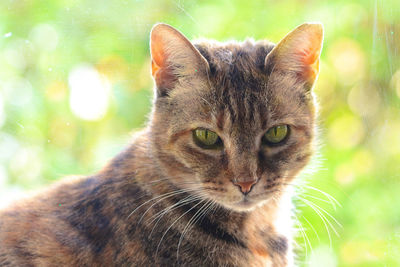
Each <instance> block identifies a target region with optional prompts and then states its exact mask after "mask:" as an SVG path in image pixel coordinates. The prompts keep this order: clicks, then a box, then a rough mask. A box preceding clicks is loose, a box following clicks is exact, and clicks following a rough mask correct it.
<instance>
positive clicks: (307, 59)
mask: <svg viewBox="0 0 400 267" xmlns="http://www.w3.org/2000/svg"><path fill="white" fill-rule="evenodd" d="M320 49H321V48H320V40H318V38H315V39H312V40H310V44H309V46H308V47H307V49H306V50H305V53H304V54H303V55H302V57H301V60H302V63H303V64H304V66H306V71H305V72H304V76H305V78H308V79H315V78H316V77H317V74H318V71H319V55H320V52H321V50H320Z"/></svg>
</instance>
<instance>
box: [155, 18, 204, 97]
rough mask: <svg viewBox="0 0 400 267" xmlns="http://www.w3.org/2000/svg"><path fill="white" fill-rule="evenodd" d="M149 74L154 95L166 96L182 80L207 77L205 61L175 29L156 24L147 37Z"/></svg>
mask: <svg viewBox="0 0 400 267" xmlns="http://www.w3.org/2000/svg"><path fill="white" fill-rule="evenodd" d="M150 50H151V73H152V75H153V78H154V81H155V83H156V87H157V96H158V97H162V96H167V95H169V93H170V91H171V90H172V89H173V88H174V87H175V86H176V84H177V83H178V82H180V81H182V79H188V78H195V77H201V76H205V75H207V72H208V69H209V66H208V63H207V60H206V59H205V58H204V57H203V56H202V55H201V54H200V52H199V51H198V50H197V49H196V48H195V47H194V46H193V44H192V43H191V42H190V41H189V40H188V39H187V38H186V37H185V36H184V35H183V34H182V33H180V32H179V31H178V30H176V29H174V28H173V27H171V26H169V25H167V24H163V23H160V24H156V25H154V27H153V29H152V30H151V34H150Z"/></svg>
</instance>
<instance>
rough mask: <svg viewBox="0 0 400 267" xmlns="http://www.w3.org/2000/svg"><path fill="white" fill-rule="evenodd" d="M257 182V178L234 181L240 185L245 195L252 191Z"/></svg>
mask: <svg viewBox="0 0 400 267" xmlns="http://www.w3.org/2000/svg"><path fill="white" fill-rule="evenodd" d="M256 183H257V180H251V181H245V182H233V184H234V185H236V186H238V187H239V188H240V191H242V193H243V194H245V195H247V194H248V193H249V192H250V191H251V189H252V188H253V185H255V184H256Z"/></svg>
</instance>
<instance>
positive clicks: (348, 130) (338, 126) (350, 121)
mask: <svg viewBox="0 0 400 267" xmlns="http://www.w3.org/2000/svg"><path fill="white" fill-rule="evenodd" d="M364 136H365V129H364V126H363V124H362V122H361V120H360V119H359V118H357V117H355V116H352V115H351V114H348V115H344V116H342V117H340V118H338V119H336V120H335V121H334V122H333V123H332V125H331V126H330V129H329V132H328V140H329V142H330V144H331V145H332V146H333V147H334V148H336V149H349V148H353V147H355V146H356V145H358V144H359V143H360V142H361V141H362V140H363V138H364Z"/></svg>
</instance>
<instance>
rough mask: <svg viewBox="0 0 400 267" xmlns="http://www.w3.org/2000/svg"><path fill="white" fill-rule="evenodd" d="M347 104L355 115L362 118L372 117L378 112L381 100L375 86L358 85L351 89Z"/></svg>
mask: <svg viewBox="0 0 400 267" xmlns="http://www.w3.org/2000/svg"><path fill="white" fill-rule="evenodd" d="M347 102H348V103H349V107H350V109H351V111H353V112H354V113H356V114H358V115H360V116H372V115H375V114H376V113H377V112H378V110H379V107H380V103H381V98H380V96H379V93H378V91H377V90H376V88H375V87H374V86H372V85H369V86H363V85H356V86H354V87H353V88H352V89H351V91H350V93H349V95H348V97H347Z"/></svg>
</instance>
